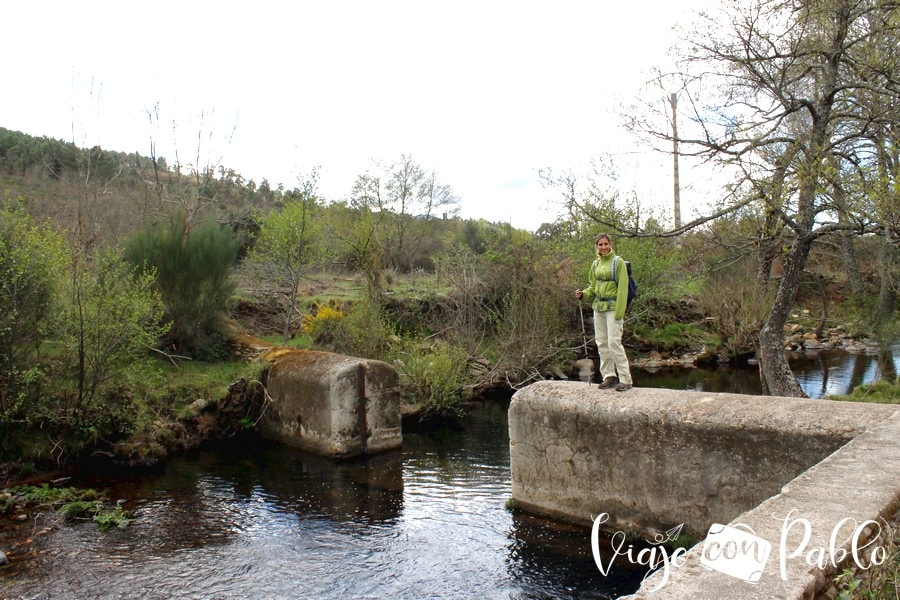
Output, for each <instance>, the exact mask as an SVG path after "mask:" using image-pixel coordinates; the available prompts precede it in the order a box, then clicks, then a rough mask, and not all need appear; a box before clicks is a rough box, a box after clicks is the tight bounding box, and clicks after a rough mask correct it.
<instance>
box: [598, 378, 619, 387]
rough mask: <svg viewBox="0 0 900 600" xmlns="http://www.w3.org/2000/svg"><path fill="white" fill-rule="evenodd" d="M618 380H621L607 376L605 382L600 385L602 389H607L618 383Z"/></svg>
mask: <svg viewBox="0 0 900 600" xmlns="http://www.w3.org/2000/svg"><path fill="white" fill-rule="evenodd" d="M617 381H619V380H618V379H616V378H615V377H607V378H606V379H604V380H603V383H601V384H600V385H599V386H598V387H599V388H600V389H601V390H605V389H607V388H611V387H612V386H614V385H616V382H617Z"/></svg>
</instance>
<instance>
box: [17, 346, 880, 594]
mask: <svg viewBox="0 0 900 600" xmlns="http://www.w3.org/2000/svg"><path fill="white" fill-rule="evenodd" d="M822 361H825V362H824V363H823V362H822ZM794 366H795V368H796V369H797V372H798V375H799V377H800V380H801V382H802V383H803V385H804V390H805V391H806V392H807V394H809V395H810V396H813V397H816V396H821V395H822V393H823V392H824V393H828V394H831V393H844V392H847V391H849V389H850V388H851V387H852V386H854V385H857V384H858V383H862V382H867V381H870V380H871V378H872V377H873V376H874V368H875V359H874V357H871V356H866V355H850V354H846V353H834V354H828V355H819V357H817V358H815V359H813V360H809V361H806V362H803V363H795V364H794ZM754 377H756V372H755V371H754V370H748V371H746V372H744V371H735V370H733V369H731V370H727V371H726V370H716V371H708V370H702V369H694V370H687V371H679V372H678V373H671V372H662V371H661V372H658V373H647V372H645V371H638V372H637V373H636V374H635V381H636V384H637V385H643V386H655V387H678V388H680V389H697V390H703V391H735V392H743V393H753V392H752V391H750V390H748V389H747V387H746V386H748V385H751V384H750V382H751V381H753V378H754ZM757 381H758V380H757ZM729 382H730V383H729ZM730 384H731V385H733V387H729V385H730ZM598 393H601V392H599V391H598ZM507 406H508V401H504V400H496V401H490V402H485V403H483V404H481V405H479V407H478V408H477V409H476V410H475V411H474V412H473V414H472V415H470V416H469V417H468V418H467V419H466V420H465V421H464V423H463V425H464V428H463V429H462V430H457V429H453V430H450V429H445V430H441V431H438V432H433V433H427V434H426V433H407V434H405V435H404V440H403V449H402V451H398V452H393V453H390V454H387V455H383V456H377V457H374V458H370V459H368V460H359V461H351V462H343V463H333V462H330V461H327V460H324V459H320V458H316V457H313V456H310V455H308V454H305V453H303V452H300V451H297V450H293V449H289V448H285V447H279V446H275V445H270V444H267V443H264V442H261V441H259V440H256V439H251V438H246V439H242V440H239V441H232V442H231V443H228V444H222V445H219V446H216V447H208V448H204V449H203V450H200V451H195V452H191V453H189V454H186V455H183V456H179V457H176V458H173V459H171V460H170V461H168V463H167V464H166V466H165V468H164V469H163V470H161V471H160V472H159V473H156V474H154V475H146V474H144V475H142V476H140V477H137V478H135V479H132V480H124V481H122V480H118V481H102V482H98V481H91V482H89V483H91V484H92V485H94V486H95V487H98V486H99V487H104V488H106V489H107V490H108V494H109V497H110V498H111V499H121V501H122V502H123V504H124V506H125V507H126V508H127V509H129V510H131V511H133V513H134V517H135V520H134V521H133V522H132V523H131V524H130V525H129V526H128V528H126V529H124V530H115V531H112V532H110V533H106V534H103V533H100V532H99V531H98V530H97V527H96V526H95V525H94V524H92V523H83V524H69V523H63V524H59V526H58V527H54V528H52V531H51V532H50V533H48V534H46V535H42V536H35V547H36V549H37V550H38V553H37V555H36V557H34V558H32V559H29V560H25V561H20V562H18V563H16V564H14V565H10V566H8V567H5V568H4V570H3V571H2V572H0V597H3V598H20V597H21V598H30V599H44V598H54V599H56V598H394V599H399V598H521V599H526V598H527V599H532V598H615V597H617V596H619V595H622V594H626V593H629V592H631V591H633V590H635V589H636V588H637V587H638V585H639V583H640V580H641V578H642V577H643V575H644V573H643V572H642V571H640V570H635V569H634V568H633V567H629V566H628V565H627V564H623V565H619V564H618V563H616V566H615V567H614V568H613V570H612V571H611V572H610V573H609V575H608V576H603V575H602V574H601V573H600V572H599V570H598V568H597V566H596V564H595V563H594V559H593V557H592V555H591V550H590V537H589V531H588V530H586V529H584V528H580V527H570V526H567V525H565V524H562V523H558V522H548V521H543V520H541V519H537V518H534V517H530V516H527V515H523V514H520V513H518V512H511V511H509V510H507V508H506V506H505V505H506V502H507V500H508V499H509V498H510V474H509V447H508V436H507V421H506V408H507ZM46 519H47V521H46V522H45V521H42V519H41V518H39V519H38V520H37V522H36V523H29V524H28V528H29V529H28V531H27V532H23V531H14V532H10V531H6V532H3V535H16V536H22V535H33V534H34V533H35V532H36V531H38V530H40V529H41V528H42V527H43V526H44V525H49V524H50V519H51V517H50V516H47V517H46ZM54 523H55V522H54Z"/></svg>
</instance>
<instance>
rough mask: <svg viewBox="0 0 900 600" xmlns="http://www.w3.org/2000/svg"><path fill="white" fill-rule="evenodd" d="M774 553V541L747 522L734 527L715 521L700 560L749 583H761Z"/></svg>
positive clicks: (714, 568) (707, 566) (713, 568)
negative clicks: (759, 535) (763, 537)
mask: <svg viewBox="0 0 900 600" xmlns="http://www.w3.org/2000/svg"><path fill="white" fill-rule="evenodd" d="M739 527H740V528H742V529H738V528H739ZM771 553H772V544H770V543H769V542H767V541H766V540H764V539H762V538H761V537H758V536H757V535H756V534H755V533H754V532H753V530H752V529H751V528H750V527H748V526H747V525H743V524H738V525H735V526H734V527H730V526H728V525H722V524H720V523H713V525H712V526H711V527H710V528H709V533H708V534H707V536H706V540H705V541H704V542H703V555H702V556H701V557H700V563H701V564H702V565H703V566H704V567H706V568H708V569H712V570H713V571H719V572H720V573H724V574H725V575H729V576H731V577H734V578H736V579H740V580H742V581H746V582H747V583H759V580H760V578H762V574H763V570H764V569H765V568H766V562H767V561H768V560H769V555H770V554H771Z"/></svg>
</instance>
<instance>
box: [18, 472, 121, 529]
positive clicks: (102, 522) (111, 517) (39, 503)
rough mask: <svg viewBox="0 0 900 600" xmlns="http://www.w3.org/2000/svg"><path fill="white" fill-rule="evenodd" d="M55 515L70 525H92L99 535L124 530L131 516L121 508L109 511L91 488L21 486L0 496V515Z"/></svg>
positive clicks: (115, 507)
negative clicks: (37, 513)
mask: <svg viewBox="0 0 900 600" xmlns="http://www.w3.org/2000/svg"><path fill="white" fill-rule="evenodd" d="M27 511H53V512H56V513H57V514H59V515H60V516H61V517H63V518H64V519H65V520H67V521H93V522H94V523H96V524H97V527H99V528H100V531H108V530H110V529H124V528H125V527H127V526H128V523H129V522H131V517H130V515H129V514H128V513H127V512H126V511H125V510H124V509H123V508H122V507H121V506H119V505H115V506H113V507H110V506H109V504H108V502H107V501H106V497H105V495H104V493H103V492H98V491H97V490H95V489H92V488H85V489H79V488H74V487H50V486H49V485H48V484H44V485H40V486H35V485H19V486H15V487H12V488H9V489H7V490H3V492H2V494H0V514H7V513H10V512H27Z"/></svg>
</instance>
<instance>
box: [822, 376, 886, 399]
mask: <svg viewBox="0 0 900 600" xmlns="http://www.w3.org/2000/svg"><path fill="white" fill-rule="evenodd" d="M828 398H829V400H846V401H849V402H874V403H879V404H900V378H897V379H895V380H894V381H887V380H885V379H880V380H878V381H876V382H875V383H869V384H864V385H860V386H857V387H856V388H854V389H853V391H852V392H851V393H849V394H842V395H833V396H829V397H828Z"/></svg>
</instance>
